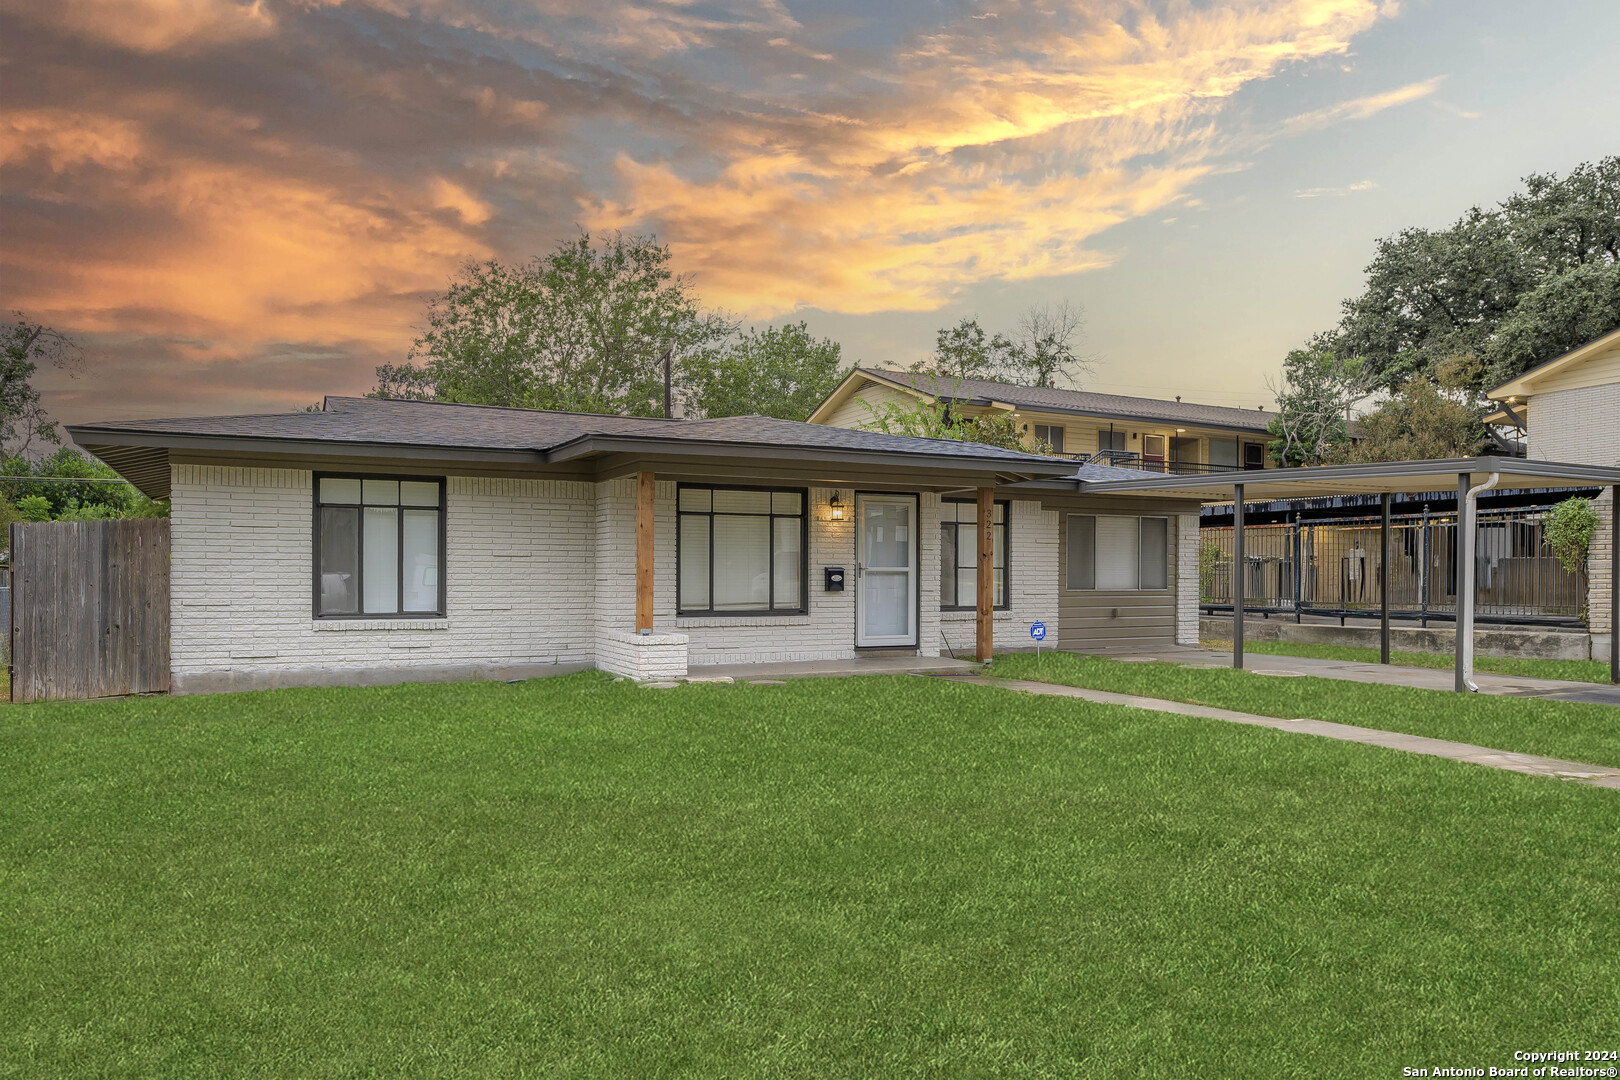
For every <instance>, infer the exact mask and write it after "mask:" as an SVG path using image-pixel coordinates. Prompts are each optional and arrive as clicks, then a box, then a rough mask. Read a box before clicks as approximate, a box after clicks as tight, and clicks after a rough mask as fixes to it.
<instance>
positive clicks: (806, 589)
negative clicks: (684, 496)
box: [675, 483, 810, 619]
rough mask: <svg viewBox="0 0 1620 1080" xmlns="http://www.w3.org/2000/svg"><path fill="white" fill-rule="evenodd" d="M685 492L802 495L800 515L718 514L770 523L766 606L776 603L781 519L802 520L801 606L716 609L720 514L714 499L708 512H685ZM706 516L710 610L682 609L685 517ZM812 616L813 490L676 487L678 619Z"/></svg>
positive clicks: (800, 522)
mask: <svg viewBox="0 0 1620 1080" xmlns="http://www.w3.org/2000/svg"><path fill="white" fill-rule="evenodd" d="M683 491H708V492H715V491H763V492H765V493H767V494H771V493H775V492H781V493H782V494H784V495H797V496H799V512H798V513H797V514H778V513H777V512H776V511H775V509H774V508H773V509H772V510H771V511H770V512H769V513H766V514H745V513H732V512H730V511H725V510H721V511H718V513H720V514H721V515H724V516H731V517H764V518H768V519H769V520H770V528H769V531H768V535H769V536H770V537H771V547H772V550H771V551H770V560H771V568H770V573H769V575H768V577H769V580H770V586H769V590H768V595H767V600H766V603H767V604H774V603H775V602H776V551H775V544H776V539H775V538H776V521H777V519H778V518H783V519H791V518H794V517H797V518H798V519H799V606H798V607H796V608H779V607H769V606H767V607H764V608H746V609H745V608H723V609H718V610H717V609H716V608H715V606H714V518H715V514H716V513H717V511H716V510H715V509H714V501H713V498H712V497H711V499H710V501H709V509H707V510H682V509H681V492H683ZM688 517H706V518H708V519H709V606H708V607H707V608H687V607H682V606H681V563H682V550H683V548H684V547H685V545H684V544H682V543H681V529H682V527H683V525H684V520H683V519H685V518H688ZM808 614H810V489H809V488H800V487H777V486H768V485H759V484H688V483H680V484H676V485H675V616H676V618H700V619H759V618H767V617H770V616H777V615H779V616H782V617H784V618H787V617H792V616H795V615H808Z"/></svg>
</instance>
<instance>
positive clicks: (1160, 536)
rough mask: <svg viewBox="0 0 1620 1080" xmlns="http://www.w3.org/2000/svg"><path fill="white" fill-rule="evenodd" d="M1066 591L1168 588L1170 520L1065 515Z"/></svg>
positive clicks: (1128, 590) (1104, 515)
mask: <svg viewBox="0 0 1620 1080" xmlns="http://www.w3.org/2000/svg"><path fill="white" fill-rule="evenodd" d="M1068 530H1069V535H1068V548H1069V550H1068V566H1067V567H1066V568H1065V570H1066V573H1067V579H1068V588H1069V589H1071V590H1097V591H1105V590H1111V591H1116V592H1152V591H1159V590H1164V589H1167V588H1169V587H1170V519H1169V518H1162V517H1125V516H1122V515H1116V514H1070V515H1069V522H1068Z"/></svg>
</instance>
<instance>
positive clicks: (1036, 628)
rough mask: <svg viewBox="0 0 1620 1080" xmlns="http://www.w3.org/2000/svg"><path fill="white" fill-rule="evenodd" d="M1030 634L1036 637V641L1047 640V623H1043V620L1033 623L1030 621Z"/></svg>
mask: <svg viewBox="0 0 1620 1080" xmlns="http://www.w3.org/2000/svg"><path fill="white" fill-rule="evenodd" d="M1029 636H1030V637H1032V638H1034V639H1035V640H1036V641H1045V640H1046V624H1045V623H1043V622H1032V623H1030V624H1029Z"/></svg>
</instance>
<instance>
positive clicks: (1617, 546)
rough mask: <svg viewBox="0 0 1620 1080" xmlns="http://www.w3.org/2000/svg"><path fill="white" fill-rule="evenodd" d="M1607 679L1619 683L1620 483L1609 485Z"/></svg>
mask: <svg viewBox="0 0 1620 1080" xmlns="http://www.w3.org/2000/svg"><path fill="white" fill-rule="evenodd" d="M1609 681H1610V682H1611V683H1615V684H1617V685H1620V484H1611V485H1610V486H1609Z"/></svg>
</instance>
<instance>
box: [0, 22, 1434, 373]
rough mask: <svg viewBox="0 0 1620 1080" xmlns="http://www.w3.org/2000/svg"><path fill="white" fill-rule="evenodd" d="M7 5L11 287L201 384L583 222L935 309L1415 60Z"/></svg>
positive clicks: (360, 336) (1022, 270) (1196, 28)
mask: <svg viewBox="0 0 1620 1080" xmlns="http://www.w3.org/2000/svg"><path fill="white" fill-rule="evenodd" d="M0 4H3V5H4V9H5V10H4V12H3V14H0V18H3V19H4V20H5V25H6V26H7V27H8V28H10V33H9V35H8V36H9V37H11V38H12V39H13V40H10V41H8V42H7V62H8V64H9V65H10V70H8V95H10V97H11V99H12V100H9V101H8V110H7V111H6V113H5V114H4V116H3V117H0V171H3V174H4V175H3V177H0V184H3V186H4V190H5V191H6V193H7V198H8V200H9V202H8V206H9V207H11V209H10V210H8V220H7V243H6V245H4V246H3V247H0V267H3V270H4V274H3V277H0V287H3V289H4V292H5V295H4V296H3V297H0V303H3V304H4V305H5V306H6V307H13V308H22V309H24V310H26V311H28V312H29V314H30V315H32V316H33V317H36V318H41V319H44V320H46V321H49V322H52V323H54V324H55V325H58V326H59V327H61V328H63V329H66V330H70V331H73V332H77V333H80V334H89V335H94V336H98V338H99V340H101V341H103V342H104V343H106V345H107V348H108V349H109V350H112V352H111V353H110V355H117V356H120V357H123V356H129V357H150V358H151V359H149V360H138V361H136V360H132V361H131V362H132V363H142V364H150V365H151V367H150V370H151V371H153V372H159V371H161V373H162V374H161V379H162V380H163V385H164V386H166V387H168V386H174V387H184V386H187V385H191V386H195V387H199V388H203V389H199V390H198V392H199V393H204V392H206V393H208V394H219V393H223V392H224V391H223V390H221V389H220V388H221V387H228V386H231V385H251V386H254V387H258V388H260V392H263V388H264V387H267V386H270V387H273V386H275V385H277V383H276V380H274V379H270V378H262V379H258V380H257V381H255V380H253V379H247V378H245V377H244V378H241V379H232V378H226V377H222V376H220V374H219V372H218V370H216V369H222V368H227V367H229V366H231V365H239V366H244V367H246V366H252V365H257V364H260V363H261V361H263V358H264V357H266V356H269V355H274V356H275V357H288V356H291V357H294V358H295V360H293V361H288V362H289V363H295V364H296V365H302V366H299V367H296V368H295V370H298V371H301V372H304V371H311V370H325V369H327V368H332V369H333V370H336V367H338V366H342V364H344V363H346V364H347V367H343V369H342V371H341V372H340V373H339V374H340V375H341V378H340V377H338V375H334V376H333V379H332V381H333V382H334V383H340V384H341V388H344V389H356V388H358V389H364V388H365V385H366V384H365V383H364V382H363V381H362V380H364V378H365V375H366V372H365V371H364V368H365V367H367V366H369V365H370V364H371V363H373V362H375V361H376V360H377V359H378V358H379V357H381V358H385V359H400V358H402V357H403V356H404V354H405V352H406V350H407V349H408V347H409V342H410V338H411V337H412V326H413V324H414V323H416V322H418V321H419V319H420V317H421V312H422V305H423V301H424V300H425V298H426V297H427V296H428V295H430V294H431V293H432V292H435V291H437V290H439V289H442V288H443V286H444V284H445V283H446V281H447V280H448V279H449V277H450V276H451V275H452V274H453V273H454V272H455V271H456V269H457V268H458V267H459V266H460V265H461V264H463V263H464V262H465V261H467V260H469V259H481V258H488V257H500V258H504V259H509V260H516V259H523V258H526V257H528V256H530V255H533V254H535V253H537V252H539V251H543V250H546V249H547V248H549V247H550V246H551V245H552V244H554V243H555V242H556V241H557V240H559V239H561V238H564V237H566V236H568V235H570V234H571V233H572V231H573V227H574V224H575V222H576V221H577V222H579V223H581V224H584V225H585V226H587V227H589V228H601V227H623V228H629V229H652V230H656V231H657V232H658V234H659V236H660V238H661V239H663V240H666V241H668V242H670V243H671V244H672V245H673V247H674V249H675V252H676V258H677V264H678V266H679V267H680V269H682V270H684V271H692V272H694V273H695V274H696V275H697V279H698V287H699V290H700V292H701V294H702V296H703V298H704V300H705V302H707V303H710V304H716V305H723V306H726V307H728V308H731V309H733V310H737V311H740V312H743V313H746V314H748V315H751V316H756V317H758V316H772V315H776V314H779V313H782V312H787V311H791V310H794V309H795V308H799V307H803V306H811V305H813V306H819V307H822V308H827V309H831V310H838V311H845V312H851V313H870V312H880V311H892V310H905V311H920V310H929V309H933V308H937V307H939V306H940V305H942V304H944V303H947V302H949V301H950V300H951V299H952V297H953V296H955V295H956V294H957V293H958V292H959V291H960V290H962V289H963V288H964V287H966V286H968V285H970V284H973V283H976V282H981V281H985V280H991V279H1001V280H1007V281H1025V280H1030V279H1035V278H1041V277H1049V276H1055V275H1064V274H1072V273H1075V272H1077V271H1083V270H1087V269H1092V268H1096V267H1101V266H1104V265H1107V264H1108V263H1109V261H1110V260H1111V259H1113V258H1114V257H1115V254H1114V253H1113V252H1110V251H1107V250H1100V249H1099V247H1098V243H1097V237H1098V236H1099V235H1100V234H1101V233H1103V232H1104V231H1105V230H1107V229H1108V228H1110V227H1111V226H1114V225H1117V224H1119V223H1121V222H1125V221H1128V220H1131V219H1133V218H1137V217H1140V216H1142V215H1145V214H1156V213H1159V212H1162V211H1164V210H1166V209H1167V208H1170V207H1173V206H1191V205H1194V204H1195V203H1196V200H1195V199H1193V198H1192V192H1193V190H1194V188H1195V186H1196V185H1197V184H1198V183H1199V181H1200V179H1201V178H1203V177H1205V176H1208V175H1210V174H1211V173H1213V172H1216V171H1220V170H1223V169H1229V168H1231V167H1232V164H1231V160H1230V158H1231V155H1232V154H1233V152H1234V150H1245V149H1248V148H1252V146H1254V145H1257V142H1256V138H1277V137H1282V136H1286V135H1289V134H1292V133H1297V132H1299V131H1303V130H1308V129H1311V128H1314V127H1317V126H1320V125H1324V124H1330V123H1334V122H1338V121H1340V120H1344V119H1351V118H1354V117H1356V116H1362V115H1369V114H1370V113H1371V112H1374V111H1377V110H1378V109H1382V108H1388V107H1391V106H1393V105H1396V104H1399V103H1401V102H1402V101H1406V100H1412V99H1414V98H1415V97H1420V96H1422V95H1423V94H1425V93H1427V92H1429V89H1432V84H1431V83H1420V84H1414V86H1412V87H1404V88H1401V89H1400V90H1397V91H1393V92H1391V93H1390V94H1384V95H1375V96H1373V97H1368V98H1361V99H1357V100H1356V101H1352V102H1346V103H1343V104H1342V105H1338V106H1333V107H1330V108H1327V109H1322V110H1317V111H1316V112H1313V113H1307V114H1304V115H1302V116H1300V117H1296V118H1295V120H1293V121H1290V122H1288V123H1285V124H1283V125H1280V126H1277V127H1274V128H1272V129H1271V130H1269V131H1267V132H1264V133H1262V135H1261V136H1258V137H1255V136H1250V137H1249V141H1248V142H1244V141H1243V138H1241V137H1239V135H1241V134H1242V133H1239V134H1234V133H1233V132H1232V131H1230V130H1226V127H1227V126H1228V125H1227V119H1226V117H1224V116H1223V112H1222V110H1223V106H1224V104H1225V103H1226V102H1227V100H1228V99H1230V98H1231V96H1232V95H1233V94H1235V93H1237V92H1238V91H1239V90H1241V89H1242V88H1243V87H1245V86H1249V85H1252V84H1254V83H1256V82H1258V81H1261V80H1265V79H1269V78H1272V77H1274V76H1276V75H1277V74H1278V73H1279V72H1281V71H1283V70H1284V69H1285V68H1286V67H1287V66H1288V65H1290V64H1295V63H1298V62H1301V61H1308V60H1311V59H1313V58H1319V57H1324V56H1334V55H1339V54H1343V53H1345V52H1346V51H1347V50H1348V48H1349V45H1350V42H1351V41H1352V40H1353V39H1354V37H1355V36H1356V35H1357V34H1360V33H1362V32H1363V31H1365V30H1366V29H1367V28H1368V27H1370V26H1371V25H1373V24H1374V23H1375V22H1376V21H1377V20H1378V19H1380V18H1386V17H1388V16H1389V15H1390V14H1391V12H1392V8H1391V7H1390V6H1389V5H1383V6H1380V5H1379V4H1378V3H1375V2H1373V0H1254V2H1238V0H1208V2H1206V0H1163V2H1158V3H1152V4H1149V3H1148V2H1147V0H1097V2H1095V3H1087V4H1084V5H1080V4H1072V5H1066V6H1062V5H1057V4H1053V3H1050V2H1048V0H1005V2H1003V0H997V2H996V3H995V4H994V5H993V6H992V8H985V9H981V10H978V11H973V12H963V14H962V16H961V17H960V18H959V19H957V20H956V21H954V22H951V23H949V24H948V25H942V26H934V27H928V28H917V27H913V28H912V29H911V30H910V31H909V32H901V31H899V30H896V28H895V27H894V26H892V25H890V24H888V23H884V24H883V25H882V26H881V27H880V31H881V32H879V31H873V34H872V39H873V40H878V39H879V38H880V37H881V38H882V39H883V40H888V41H892V42H896V43H894V44H888V45H884V46H882V47H879V46H876V45H872V44H869V43H865V42H864V41H863V39H862V36H861V35H862V31H861V29H860V27H859V25H858V20H853V19H848V18H843V17H838V18H831V17H828V18H821V19H819V20H813V19H811V18H809V17H808V16H802V18H803V21H802V22H801V21H800V19H799V18H795V15H794V14H793V13H790V12H789V11H788V9H787V8H786V6H785V5H784V4H783V3H782V2H781V0H704V2H701V3H699V2H697V0H548V2H547V3H542V4H520V5H509V4H500V3H496V2H494V0H343V2H338V0H252V2H247V3H241V2H237V0H0ZM796 10H797V9H796ZM889 15H890V13H888V12H882V13H881V15H880V16H878V17H879V18H884V17H888V16H889ZM991 16H993V17H991ZM1290 125H1292V126H1290ZM334 343H341V347H339V345H337V344H334ZM341 356H347V357H349V360H347V361H342V360H341ZM263 362H267V361H263ZM276 362H278V363H280V362H282V361H281V360H277V361H276ZM255 370H256V371H257V370H258V369H257V368H255ZM289 370H294V369H289ZM187 372H189V373H190V375H189V376H188V375H187ZM152 377H153V379H158V378H159V376H158V375H157V374H154V375H153V376H152ZM357 381H359V385H356V383H357ZM120 385H122V384H120ZM64 392H66V391H64ZM72 392H73V393H75V394H80V395H83V394H85V393H86V392H87V388H86V387H85V386H79V387H77V388H75V389H73V390H72ZM121 392H122V391H121ZM75 400H79V399H75Z"/></svg>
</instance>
